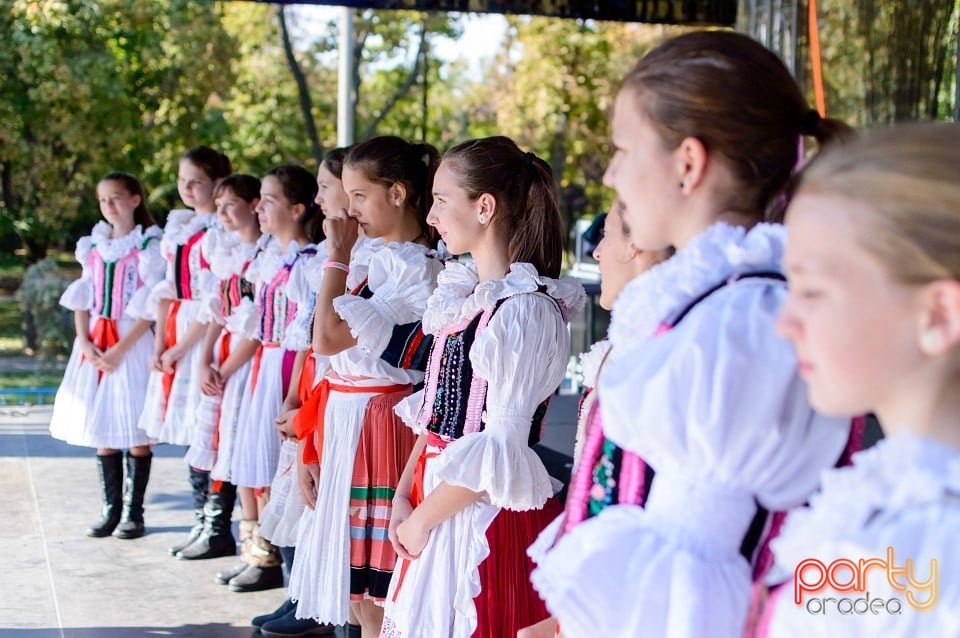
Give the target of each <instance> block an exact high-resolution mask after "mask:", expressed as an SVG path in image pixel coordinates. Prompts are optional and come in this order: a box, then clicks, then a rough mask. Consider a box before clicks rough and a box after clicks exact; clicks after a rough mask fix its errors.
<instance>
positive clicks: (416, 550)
mask: <svg viewBox="0 0 960 638" xmlns="http://www.w3.org/2000/svg"><path fill="white" fill-rule="evenodd" d="M391 518H392V517H391ZM429 538H430V530H428V529H426V528H425V527H424V526H422V525H420V524H418V523H417V519H416V517H412V518H407V520H405V521H403V522H402V523H400V524H399V525H397V540H398V541H399V542H400V545H401V546H402V547H403V549H404V550H406V553H407V554H408V555H409V557H410V558H411V559H415V558H420V554H421V552H423V548H424V547H426V545H427V539H429ZM398 553H399V552H398Z"/></svg>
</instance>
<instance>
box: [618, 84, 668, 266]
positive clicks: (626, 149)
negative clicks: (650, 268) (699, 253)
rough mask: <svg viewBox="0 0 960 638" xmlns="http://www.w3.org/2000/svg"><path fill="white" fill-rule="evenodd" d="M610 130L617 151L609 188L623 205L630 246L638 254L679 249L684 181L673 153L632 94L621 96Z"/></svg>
mask: <svg viewBox="0 0 960 638" xmlns="http://www.w3.org/2000/svg"><path fill="white" fill-rule="evenodd" d="M610 130H611V141H612V143H613V146H614V149H615V150H614V155H613V158H612V159H611V160H610V164H609V165H608V166H607V170H606V172H605V173H604V175H603V183H604V184H605V185H606V186H608V187H609V188H612V189H613V190H615V191H616V193H617V197H618V198H619V199H620V200H621V201H622V202H623V205H624V212H623V219H624V220H625V221H626V224H627V226H628V227H629V228H630V232H631V235H630V241H631V243H632V244H633V245H634V246H635V247H636V248H637V249H638V250H663V249H666V248H667V247H668V246H670V245H671V244H673V243H675V242H674V239H673V235H674V231H675V228H674V227H675V226H676V224H677V222H678V220H679V216H678V215H677V214H676V208H677V200H678V198H679V196H680V187H679V181H680V179H679V177H677V171H676V166H675V161H676V160H675V158H674V156H673V153H672V152H671V151H670V150H668V149H666V148H664V144H663V141H662V140H661V138H660V135H659V134H658V133H657V131H656V129H655V128H654V126H653V123H652V122H651V121H650V119H649V118H648V117H647V116H646V115H645V114H644V113H642V112H641V109H640V102H639V98H638V97H637V95H636V92H635V91H634V90H632V89H624V90H622V91H620V93H619V94H618V95H617V100H616V102H615V104H614V108H613V118H612V119H611V121H610Z"/></svg>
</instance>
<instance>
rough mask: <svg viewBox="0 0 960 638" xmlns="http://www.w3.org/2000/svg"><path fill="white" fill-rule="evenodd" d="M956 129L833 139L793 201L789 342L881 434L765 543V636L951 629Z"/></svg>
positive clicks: (958, 475)
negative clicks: (769, 567)
mask: <svg viewBox="0 0 960 638" xmlns="http://www.w3.org/2000/svg"><path fill="white" fill-rule="evenodd" d="M957 148H960V129H958V128H957V127H956V125H954V124H913V125H907V126H899V127H894V128H892V129H887V130H883V131H876V132H872V133H868V134H866V135H865V136H864V137H863V138H862V139H860V140H857V141H855V142H852V143H850V144H848V145H845V146H843V147H837V148H832V149H828V150H827V151H826V152H825V153H824V154H823V155H822V156H820V157H818V158H816V159H815V160H814V162H813V163H812V164H811V165H810V166H809V167H808V168H807V170H805V171H804V173H803V175H802V180H801V182H800V186H799V189H798V191H797V193H796V195H795V197H794V199H793V201H792V202H791V204H790V207H789V209H788V212H787V231H788V233H787V249H786V254H785V264H786V272H787V276H788V278H789V281H790V294H789V296H788V298H787V302H786V303H785V304H784V307H783V310H782V312H781V315H780V319H779V322H778V327H779V331H780V333H781V334H782V335H783V336H784V337H786V338H788V339H789V340H790V341H792V342H793V345H794V348H795V350H796V355H797V359H798V363H799V368H800V374H801V375H802V376H803V378H804V379H805V380H806V382H807V386H808V389H809V395H810V401H811V403H812V404H813V405H814V407H816V408H817V409H818V410H821V411H822V412H824V413H826V414H840V415H842V414H857V413H863V412H874V413H875V414H876V415H877V417H878V418H879V420H880V424H881V426H882V428H883V430H884V433H885V434H886V436H887V438H886V439H885V440H882V441H880V442H879V443H878V444H877V445H876V447H874V448H872V449H869V450H866V451H864V452H860V453H859V454H856V455H854V457H853V459H854V462H853V465H852V467H847V468H840V469H835V470H831V471H829V472H827V473H825V475H824V478H823V490H822V492H821V493H820V494H818V495H817V496H815V497H814V498H813V499H811V504H810V507H809V508H806V509H801V510H796V511H794V512H792V513H791V514H790V515H789V516H788V518H787V521H786V524H785V526H784V528H783V531H782V533H781V535H780V536H779V537H778V538H777V539H775V540H774V541H773V543H772V547H773V550H774V553H775V556H776V566H775V568H774V570H773V572H772V573H771V575H770V580H769V582H771V583H774V584H776V583H783V582H785V584H784V585H783V586H782V587H780V588H779V589H776V590H774V592H773V594H772V597H771V599H770V600H769V601H768V605H767V616H766V618H764V619H763V620H762V622H761V624H760V628H759V633H760V635H763V636H771V637H772V636H777V637H780V636H804V637H805V638H806V637H813V636H850V637H853V638H857V637H866V636H892V637H903V638H906V637H908V636H910V637H912V636H956V635H960V605H958V600H960V587H958V586H957V580H956V578H955V577H954V574H956V573H957V569H958V566H960V552H958V547H957V543H956V532H957V530H958V529H960V498H958V496H960V427H958V423H957V415H958V414H960V403H958V402H960V392H958V386H960V376H958V372H957V371H958V367H957V362H958V357H960V262H958V256H960V245H958V240H960V164H958V163H957Z"/></svg>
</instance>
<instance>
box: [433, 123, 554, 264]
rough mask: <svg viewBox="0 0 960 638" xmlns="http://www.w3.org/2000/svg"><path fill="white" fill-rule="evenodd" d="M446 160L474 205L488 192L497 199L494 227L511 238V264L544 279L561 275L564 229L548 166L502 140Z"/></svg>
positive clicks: (469, 146)
mask: <svg viewBox="0 0 960 638" xmlns="http://www.w3.org/2000/svg"><path fill="white" fill-rule="evenodd" d="M443 161H444V162H449V164H450V167H451V169H452V171H453V172H454V174H456V176H457V180H458V183H459V185H460V187H461V188H463V189H464V191H466V194H467V197H469V198H470V199H471V200H472V201H475V200H476V199H477V198H479V197H480V195H482V194H483V193H489V194H490V195H492V196H493V198H494V199H495V200H496V204H497V213H496V215H494V223H495V224H496V225H497V226H498V227H499V232H500V233H501V234H502V235H503V236H504V237H506V238H507V253H508V257H509V259H510V261H511V263H512V262H527V263H530V264H532V265H533V267H534V268H536V269H537V272H538V273H540V274H541V275H545V276H547V277H554V278H556V277H559V276H560V268H561V265H562V260H563V224H562V222H561V217H560V206H559V204H558V202H557V189H556V182H555V181H554V179H553V171H552V170H551V169H550V165H549V164H547V163H546V162H545V161H544V160H543V159H541V158H539V157H537V156H536V155H534V154H533V153H524V152H523V151H521V150H520V148H519V147H518V146H517V145H516V143H515V142H514V141H513V140H511V139H510V138H508V137H503V136H495V137H487V138H484V139H478V140H470V141H468V142H464V143H462V144H459V145H457V146H455V147H453V148H452V149H450V150H449V151H447V153H446V154H445V155H444V156H443Z"/></svg>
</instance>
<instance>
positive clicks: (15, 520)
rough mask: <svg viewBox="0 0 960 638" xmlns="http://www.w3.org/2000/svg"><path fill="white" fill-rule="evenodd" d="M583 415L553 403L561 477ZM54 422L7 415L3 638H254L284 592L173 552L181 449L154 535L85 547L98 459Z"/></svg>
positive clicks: (182, 479) (2, 424)
mask: <svg viewBox="0 0 960 638" xmlns="http://www.w3.org/2000/svg"><path fill="white" fill-rule="evenodd" d="M575 405H576V399H575V398H574V397H570V396H559V397H555V399H554V401H553V402H552V403H551V408H550V413H549V416H548V427H547V430H546V437H545V442H546V443H547V444H548V445H550V446H552V447H554V448H556V449H555V450H549V449H548V450H546V451H544V453H543V454H544V456H545V457H546V460H547V461H548V464H552V465H553V466H554V468H555V469H554V473H560V472H562V471H563V470H564V469H566V470H567V471H569V468H568V467H567V468H565V465H566V457H565V456H564V455H563V454H564V453H565V454H570V452H571V451H572V447H573V442H572V441H573V431H574V428H575V423H574V417H573V414H574V410H575ZM49 418H50V408H49V407H35V408H8V407H5V408H0V511H2V512H4V513H5V514H6V516H4V517H3V519H2V523H0V556H4V557H5V559H4V560H3V562H2V565H3V566H2V568H0V571H2V575H0V638H14V637H17V638H20V637H23V638H54V637H58V638H59V637H69V638H94V637H104V638H137V637H141V636H144V637H146V636H191V637H196V638H208V637H209V638H213V637H223V638H238V637H240V636H243V637H246V636H251V635H254V636H258V635H259V633H257V632H253V631H252V629H251V628H250V627H249V625H248V622H249V619H250V618H251V617H252V616H254V615H257V614H260V613H264V612H267V611H270V610H271V609H273V608H274V607H276V606H277V605H278V604H279V603H280V602H281V601H282V599H283V592H282V590H273V591H267V592H257V593H252V594H236V593H233V592H230V591H229V590H227V588H226V587H223V586H221V585H217V584H216V583H215V582H214V580H213V575H214V574H215V573H216V572H217V571H218V570H220V569H223V568H225V567H227V566H229V565H231V564H232V563H233V561H234V560H235V559H233V558H220V559H216V560H209V561H179V560H176V559H174V558H171V557H170V556H169V555H168V554H167V547H168V546H169V545H171V544H173V543H175V542H176V541H177V540H179V539H180V538H181V537H182V536H183V535H184V534H185V533H186V531H187V530H188V527H189V524H190V520H191V512H190V507H191V505H190V499H189V494H188V490H187V482H186V474H187V472H186V466H185V465H184V463H183V461H182V456H183V452H184V449H183V448H179V447H173V446H161V447H158V448H156V449H155V456H154V463H153V471H152V474H151V480H150V485H149V488H148V490H147V499H146V521H147V532H148V533H147V535H146V536H144V537H143V538H141V539H137V540H118V539H115V538H103V539H94V538H87V537H86V536H85V535H84V530H85V529H86V527H87V526H88V525H89V524H90V523H92V522H93V521H94V520H96V519H97V518H98V515H99V508H100V497H99V487H98V480H97V472H96V466H95V464H94V459H93V452H92V450H88V449H86V448H78V447H72V446H69V445H66V444H64V443H61V442H59V441H55V440H53V439H51V438H50V436H49V435H48V434H47V422H48V420H49ZM556 450H560V452H557V451H556Z"/></svg>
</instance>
